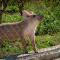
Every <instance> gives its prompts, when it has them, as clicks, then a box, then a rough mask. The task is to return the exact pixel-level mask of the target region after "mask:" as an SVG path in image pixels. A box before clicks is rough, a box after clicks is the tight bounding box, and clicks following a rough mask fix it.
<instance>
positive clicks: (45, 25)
mask: <svg viewBox="0 0 60 60" xmlns="http://www.w3.org/2000/svg"><path fill="white" fill-rule="evenodd" d="M1 1H4V0H0V10H2V9H3V10H2V14H1V13H0V23H8V22H17V21H22V16H21V15H22V14H21V12H22V10H28V11H33V12H35V13H36V14H40V15H43V16H44V20H43V21H42V22H41V23H40V24H39V26H38V27H37V31H36V45H37V48H45V47H49V46H54V45H57V44H60V1H59V0H23V1H22V2H20V0H18V2H17V1H15V0H9V2H8V4H7V7H6V8H4V7H3V6H1ZM6 1H7V0H6ZM0 12H1V11H0ZM20 14H21V15H20ZM16 45H20V43H19V42H15V43H14V44H13V43H12V44H11V43H9V42H7V41H4V43H3V47H2V48H0V54H1V57H3V56H6V55H11V54H16V53H23V51H22V49H21V48H19V47H17V46H16ZM28 50H29V51H31V50H32V47H31V43H30V45H29V47H28Z"/></svg>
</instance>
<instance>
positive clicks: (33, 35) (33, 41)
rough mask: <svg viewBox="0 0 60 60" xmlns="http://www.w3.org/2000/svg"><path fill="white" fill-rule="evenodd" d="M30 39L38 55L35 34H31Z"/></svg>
mask: <svg viewBox="0 0 60 60" xmlns="http://www.w3.org/2000/svg"><path fill="white" fill-rule="evenodd" d="M30 38H31V42H32V47H33V50H34V52H35V53H38V52H37V50H36V43H35V34H31V36H30Z"/></svg>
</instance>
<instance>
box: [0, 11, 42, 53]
mask: <svg viewBox="0 0 60 60" xmlns="http://www.w3.org/2000/svg"><path fill="white" fill-rule="evenodd" d="M23 16H24V21H22V22H16V23H8V24H1V25H0V42H1V41H3V40H4V39H7V40H9V41H11V42H13V41H15V40H17V39H18V38H19V39H20V40H21V42H22V45H23V48H24V49H26V47H27V40H28V38H29V39H31V42H32V46H33V50H34V51H35V52H36V48H35V31H36V27H37V25H38V24H39V21H41V19H42V16H38V15H36V14H33V13H31V12H30V13H29V12H28V11H23ZM25 53H27V51H25Z"/></svg>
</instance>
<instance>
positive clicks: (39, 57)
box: [3, 45, 60, 60]
mask: <svg viewBox="0 0 60 60" xmlns="http://www.w3.org/2000/svg"><path fill="white" fill-rule="evenodd" d="M59 57H60V45H57V46H53V47H50V48H44V49H40V50H39V53H30V54H22V55H18V56H17V55H16V56H9V57H7V58H5V59H3V60H54V59H57V58H59Z"/></svg>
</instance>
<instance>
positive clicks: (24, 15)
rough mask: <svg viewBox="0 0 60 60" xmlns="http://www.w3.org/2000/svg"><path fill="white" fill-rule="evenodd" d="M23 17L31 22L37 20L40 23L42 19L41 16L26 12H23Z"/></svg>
mask: <svg viewBox="0 0 60 60" xmlns="http://www.w3.org/2000/svg"><path fill="white" fill-rule="evenodd" d="M23 17H24V18H27V19H31V20H38V21H41V20H42V19H43V16H42V15H37V14H35V13H33V12H32V11H26V10H24V11H23Z"/></svg>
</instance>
